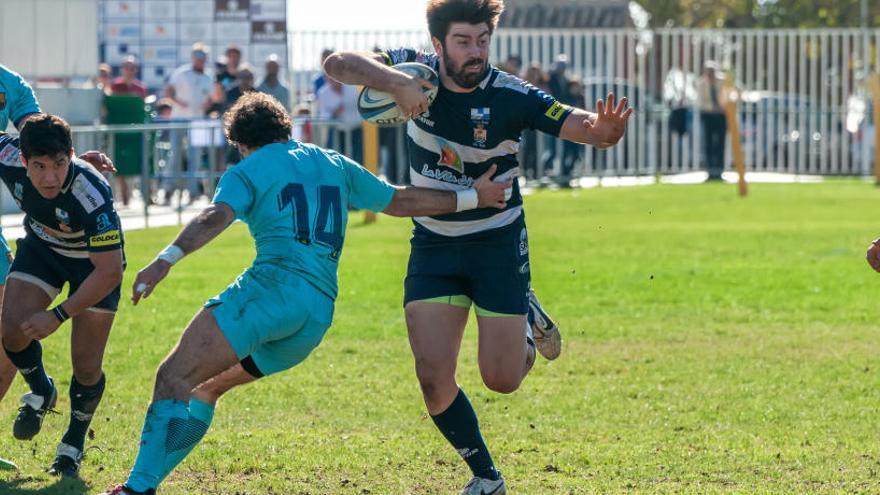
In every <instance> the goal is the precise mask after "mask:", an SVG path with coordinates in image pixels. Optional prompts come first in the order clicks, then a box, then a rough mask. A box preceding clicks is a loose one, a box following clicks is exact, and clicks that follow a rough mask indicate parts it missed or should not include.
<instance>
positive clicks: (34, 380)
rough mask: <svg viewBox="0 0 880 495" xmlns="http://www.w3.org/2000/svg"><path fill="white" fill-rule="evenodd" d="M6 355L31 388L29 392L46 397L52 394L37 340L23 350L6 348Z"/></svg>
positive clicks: (50, 382) (41, 350)
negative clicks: (17, 350) (15, 350)
mask: <svg viewBox="0 0 880 495" xmlns="http://www.w3.org/2000/svg"><path fill="white" fill-rule="evenodd" d="M4 350H5V351H6V355H7V356H9V360H10V361H12V364H14V365H15V367H16V368H18V371H19V372H21V376H22V377H24V381H26V382H27V384H28V386H29V387H30V388H31V392H33V393H35V394H37V395H42V396H43V397H48V396H50V395H52V381H51V380H49V375H47V374H46V370H45V369H44V368H43V346H42V345H41V344H40V341H39V340H32V341H31V343H30V344H28V346H27V347H25V348H24V350H22V351H20V352H12V351H10V350H9V349H6V348H5V347H4Z"/></svg>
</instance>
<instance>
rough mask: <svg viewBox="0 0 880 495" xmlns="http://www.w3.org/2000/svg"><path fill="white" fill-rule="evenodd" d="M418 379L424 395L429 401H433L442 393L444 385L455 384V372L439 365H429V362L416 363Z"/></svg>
mask: <svg viewBox="0 0 880 495" xmlns="http://www.w3.org/2000/svg"><path fill="white" fill-rule="evenodd" d="M416 377H418V379H419V386H420V387H421V389H422V395H424V396H425V397H426V398H428V399H433V398H435V397H437V396H438V394H440V393H441V391H442V390H443V388H444V385H448V384H450V383H451V384H453V385H454V384H455V370H454V369H450V368H448V367H444V366H442V365H438V364H437V363H433V365H432V363H429V362H427V361H416Z"/></svg>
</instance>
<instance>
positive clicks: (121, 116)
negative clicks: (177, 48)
mask: <svg viewBox="0 0 880 495" xmlns="http://www.w3.org/2000/svg"><path fill="white" fill-rule="evenodd" d="M137 73H138V63H137V58H136V57H135V56H134V55H129V56H127V57H125V59H124V60H123V61H122V75H121V76H119V77H117V78H116V79H113V82H112V83H111V85H110V93H111V96H114V97H115V96H128V97H132V99H133V98H137V99H139V100H140V103H138V102H137V101H125V102H116V103H111V101H110V100H109V99H108V101H107V104H106V107H107V119H108V123H113V124H121V123H126V124H127V123H141V124H142V123H143V122H144V115H143V112H144V105H143V103H144V99H145V98H146V97H147V87H146V86H144V83H142V82H141V81H139V80H138V79H137ZM114 100H117V99H116V98H114ZM115 143H116V146H115V147H114V150H113V153H114V156H113V161H114V162H116V165H117V167H116V169H117V172H116V177H115V179H116V181H115V182H116V191H115V197H116V198H118V199H120V200H121V201H122V204H123V205H124V206H126V207H127V206H128V204H129V201H130V199H131V187H130V186H131V184H130V182H131V178H132V177H134V176H136V175H138V174H140V170H141V161H142V160H143V156H142V155H143V153H142V149H141V147H142V146H143V143H141V141H140V136H139V135H137V134H133V133H117V134H116V136H115Z"/></svg>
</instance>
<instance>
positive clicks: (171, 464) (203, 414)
mask: <svg viewBox="0 0 880 495" xmlns="http://www.w3.org/2000/svg"><path fill="white" fill-rule="evenodd" d="M213 419H214V406H213V405H211V404H208V403H207V402H202V401H200V400H197V399H192V400H190V401H189V417H187V418H186V420H185V421H184V420H180V419H178V418H173V419H171V421H170V422H169V423H168V440H167V441H166V452H167V454H166V455H165V463H164V466H163V468H162V474H161V475H160V476H159V483H161V482H162V481H163V480H164V479H165V477H166V476H168V474H170V473H171V471H172V470H173V469H174V468H175V467H177V465H178V464H180V463H181V462H182V461H183V460H184V459H185V458H186V456H188V455H189V453H190V452H192V450H193V449H194V448H195V446H196V445H198V443H199V442H200V441H201V440H202V438H203V437H204V436H205V433H207V431H208V428H209V427H210V426H211V420H213Z"/></svg>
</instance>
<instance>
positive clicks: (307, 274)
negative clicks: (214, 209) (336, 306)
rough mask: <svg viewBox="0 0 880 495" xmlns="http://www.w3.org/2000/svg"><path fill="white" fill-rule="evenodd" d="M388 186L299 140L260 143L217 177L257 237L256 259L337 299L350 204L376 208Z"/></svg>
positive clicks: (219, 199)
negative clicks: (292, 274)
mask: <svg viewBox="0 0 880 495" xmlns="http://www.w3.org/2000/svg"><path fill="white" fill-rule="evenodd" d="M393 195H394V187H393V186H391V185H390V184H388V183H387V182H385V181H383V180H381V179H379V178H377V177H376V176H375V175H373V174H371V173H370V172H369V171H367V170H366V169H364V168H363V167H361V166H360V165H358V164H357V163H356V162H354V161H352V160H350V159H348V158H346V157H344V156H342V155H340V154H338V153H336V152H333V151H327V150H324V149H321V148H319V147H317V146H313V145H310V144H302V143H299V142H297V141H289V142H287V143H275V144H270V145H266V146H263V147H262V148H260V149H259V150H257V151H256V152H254V153H253V154H252V155H250V156H248V157H247V158H246V159H244V160H242V161H241V162H240V163H239V164H237V165H235V166H234V167H232V168H231V169H230V170H229V171H227V172H226V174H224V175H223V177H222V178H221V179H220V184H219V186H218V187H217V193H216V194H215V195H214V202H215V203H226V204H227V205H229V206H230V207H231V208H232V209H233V211H234V212H235V217H236V218H238V219H239V220H241V221H243V222H245V223H246V224H247V225H248V227H249V229H250V232H251V235H252V236H253V238H254V240H255V241H256V245H257V258H256V260H255V261H254V265H255V266H258V265H261V264H272V265H276V266H280V267H283V268H286V269H288V270H291V271H294V272H296V273H298V274H300V275H301V276H302V277H303V278H305V279H306V280H307V281H308V282H310V283H311V284H313V285H315V286H316V287H317V288H318V289H320V290H321V291H322V292H324V293H325V294H327V295H328V296H330V297H331V298H333V299H335V298H336V294H337V279H336V269H337V265H338V262H339V257H340V254H341V253H342V243H343V241H344V239H345V226H346V222H347V219H348V210H349V208H355V209H367V210H373V211H382V210H384V209H385V208H386V207H387V206H388V203H389V202H390V201H391V197H392V196H393Z"/></svg>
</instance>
